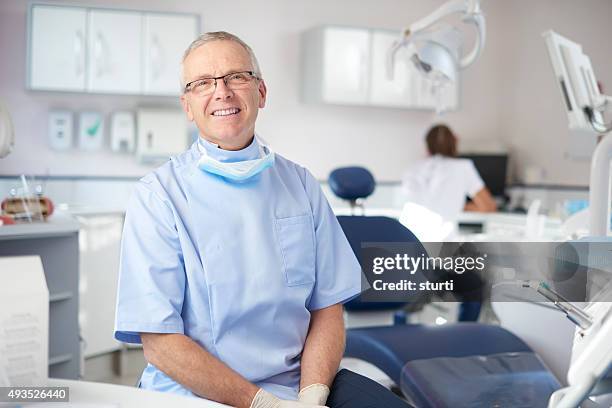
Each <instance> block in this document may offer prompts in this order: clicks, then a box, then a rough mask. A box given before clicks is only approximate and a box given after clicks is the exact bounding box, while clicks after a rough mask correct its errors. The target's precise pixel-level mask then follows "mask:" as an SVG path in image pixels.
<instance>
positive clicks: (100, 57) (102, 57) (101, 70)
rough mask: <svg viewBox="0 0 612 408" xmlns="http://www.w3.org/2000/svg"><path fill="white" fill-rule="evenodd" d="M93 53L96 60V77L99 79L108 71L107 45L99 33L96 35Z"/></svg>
mask: <svg viewBox="0 0 612 408" xmlns="http://www.w3.org/2000/svg"><path fill="white" fill-rule="evenodd" d="M94 53H95V60H96V76H97V77H98V78H99V77H101V76H103V75H104V74H107V73H108V72H109V71H110V69H109V65H110V62H109V58H110V50H109V48H108V43H107V42H106V39H105V38H104V36H103V35H102V33H100V32H98V33H97V34H96V43H95V46H94Z"/></svg>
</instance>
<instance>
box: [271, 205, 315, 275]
mask: <svg viewBox="0 0 612 408" xmlns="http://www.w3.org/2000/svg"><path fill="white" fill-rule="evenodd" d="M274 227H275V229H276V236H277V239H278V244H279V246H280V252H281V256H282V261H283V269H284V273H285V279H286V282H287V286H296V285H303V284H307V283H313V282H314V281H315V235H314V224H313V221H312V217H311V216H310V215H298V216H295V217H287V218H277V219H275V220H274Z"/></svg>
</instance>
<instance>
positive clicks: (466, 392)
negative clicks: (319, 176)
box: [329, 167, 560, 408]
mask: <svg viewBox="0 0 612 408" xmlns="http://www.w3.org/2000/svg"><path fill="white" fill-rule="evenodd" d="M329 186H330V188H331V190H332V191H333V192H334V194H336V195H337V196H338V197H340V198H342V199H345V200H349V202H350V203H351V207H352V208H353V209H355V208H356V207H360V206H362V200H363V199H365V198H366V197H368V196H369V195H371V194H372V193H373V191H374V188H375V181H374V177H373V176H372V174H371V173H370V172H369V171H368V170H367V169H365V168H362V167H345V168H339V169H336V170H334V171H333V172H332V173H331V175H330V177H329ZM337 218H338V221H339V223H340V226H341V227H342V229H343V231H344V233H345V235H346V237H347V239H348V241H349V243H350V245H351V247H352V249H353V252H354V253H355V255H356V256H357V259H359V261H360V262H361V245H362V243H364V242H378V243H380V242H411V243H418V244H420V242H419V241H418V239H417V238H416V237H415V236H414V234H412V232H411V231H410V230H408V229H407V228H406V227H404V226H403V225H402V224H401V223H399V221H397V220H396V219H393V218H389V217H379V216H376V217H374V216H372V217H369V216H365V215H360V216H357V215H351V216H338V217H337ZM421 248H422V246H421ZM423 251H424V249H423ZM405 306H406V303H398V302H393V303H386V302H364V301H361V300H360V298H359V297H358V298H356V299H353V300H351V301H350V302H348V303H346V304H345V310H346V311H347V313H349V314H352V313H360V312H363V311H389V312H395V319H394V325H393V326H377V327H360V328H349V329H347V332H346V349H345V353H344V356H345V357H352V358H356V359H359V360H363V361H366V362H368V363H370V364H373V365H374V366H376V367H377V368H379V369H380V370H382V371H383V372H384V373H385V374H386V375H387V376H388V377H389V378H390V379H391V380H392V381H393V382H394V383H395V385H396V386H397V387H398V388H399V390H400V391H401V394H403V396H404V397H405V398H406V399H407V400H408V401H410V402H411V403H413V404H414V405H415V407H417V408H428V407H432V408H434V407H435V408H444V407H464V406H470V407H491V406H502V407H506V406H512V407H514V406H525V407H544V406H546V404H547V401H548V398H549V397H550V395H551V394H552V393H553V392H554V391H555V390H557V389H559V388H560V384H559V383H558V381H557V380H556V378H555V377H554V376H553V375H552V374H551V373H550V371H549V370H548V369H547V368H546V367H545V366H544V364H543V363H542V362H541V360H540V359H539V357H538V356H537V355H536V354H535V353H534V352H533V351H532V350H531V349H530V348H529V346H527V344H525V343H524V342H523V341H522V340H520V339H519V338H518V337H516V336H515V335H513V334H512V333H510V332H508V331H507V330H505V329H503V328H501V327H499V326H494V325H485V324H478V323H473V322H460V323H456V324H449V325H442V326H428V325H420V324H419V325H417V324H409V323H407V316H406V313H405V312H403V310H404V309H405ZM478 306H479V305H478ZM470 308H471V310H470ZM467 309H468V312H467V314H468V315H469V314H472V316H473V304H468V305H467ZM476 316H477V314H476Z"/></svg>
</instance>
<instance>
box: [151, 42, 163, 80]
mask: <svg viewBox="0 0 612 408" xmlns="http://www.w3.org/2000/svg"><path fill="white" fill-rule="evenodd" d="M163 51H164V50H163V48H162V46H161V44H160V43H159V38H158V37H157V36H156V35H153V36H152V37H151V61H150V64H151V79H152V80H153V81H155V80H157V79H158V78H159V77H160V76H161V73H162V71H163V70H164V52H163Z"/></svg>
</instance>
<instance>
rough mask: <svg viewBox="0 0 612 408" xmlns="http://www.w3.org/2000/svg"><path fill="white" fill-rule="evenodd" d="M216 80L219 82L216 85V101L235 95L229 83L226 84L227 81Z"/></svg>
mask: <svg viewBox="0 0 612 408" xmlns="http://www.w3.org/2000/svg"><path fill="white" fill-rule="evenodd" d="M216 82H217V86H216V87H215V94H214V97H215V100H216V101H221V100H224V99H229V98H231V97H232V96H233V95H234V93H233V92H232V90H231V89H229V88H228V87H227V85H225V81H224V80H223V79H217V81H216Z"/></svg>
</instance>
